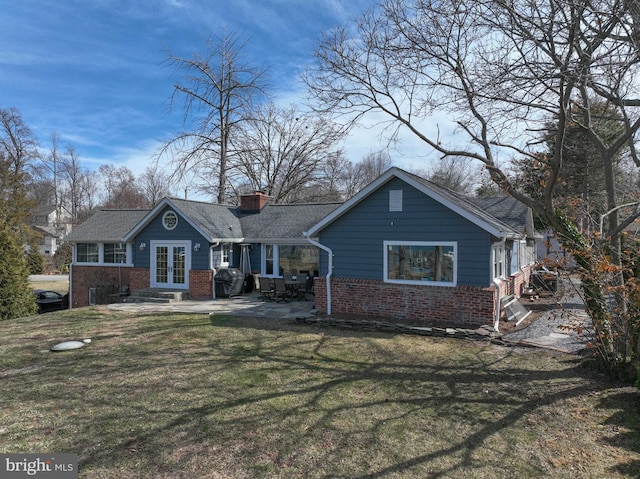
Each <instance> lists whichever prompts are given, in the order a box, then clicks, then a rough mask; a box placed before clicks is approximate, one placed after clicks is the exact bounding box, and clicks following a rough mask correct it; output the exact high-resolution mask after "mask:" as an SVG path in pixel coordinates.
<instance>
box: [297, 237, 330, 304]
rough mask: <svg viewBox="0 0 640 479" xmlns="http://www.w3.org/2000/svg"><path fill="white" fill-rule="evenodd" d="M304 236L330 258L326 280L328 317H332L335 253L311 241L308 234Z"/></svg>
mask: <svg viewBox="0 0 640 479" xmlns="http://www.w3.org/2000/svg"><path fill="white" fill-rule="evenodd" d="M303 234H304V235H305V237H306V238H307V241H308V242H309V243H311V244H312V245H313V246H315V247H317V248H320V249H321V250H323V251H325V252H326V253H327V255H328V256H329V265H328V268H329V271H328V272H327V275H326V276H325V279H326V283H327V315H328V316H331V274H332V273H333V251H331V248H329V247H328V246H325V245H323V244H320V243H318V242H317V241H315V240H313V239H311V238H310V237H309V236H307V234H306V232H304V233H303Z"/></svg>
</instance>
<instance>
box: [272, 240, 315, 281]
mask: <svg viewBox="0 0 640 479" xmlns="http://www.w3.org/2000/svg"><path fill="white" fill-rule="evenodd" d="M278 256H279V260H280V261H279V263H280V264H279V266H280V272H282V273H284V272H286V273H294V274H298V273H300V272H302V271H306V272H307V273H309V274H312V275H315V273H316V271H318V268H319V264H320V258H319V254H318V248H316V247H315V246H311V245H281V246H280V247H279V255H278Z"/></svg>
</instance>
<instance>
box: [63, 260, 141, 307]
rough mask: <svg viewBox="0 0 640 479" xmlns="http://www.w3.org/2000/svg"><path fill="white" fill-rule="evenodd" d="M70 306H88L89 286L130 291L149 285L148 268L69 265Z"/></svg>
mask: <svg viewBox="0 0 640 479" xmlns="http://www.w3.org/2000/svg"><path fill="white" fill-rule="evenodd" d="M71 281H72V284H71V285H70V287H71V307H72V308H80V307H83V306H89V288H104V289H111V290H113V291H119V290H121V288H122V287H125V286H128V287H129V290H130V291H133V290H136V289H142V288H148V287H149V270H148V269H143V268H130V267H122V266H120V267H119V266H80V265H71Z"/></svg>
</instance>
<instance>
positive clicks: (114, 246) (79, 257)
mask: <svg viewBox="0 0 640 479" xmlns="http://www.w3.org/2000/svg"><path fill="white" fill-rule="evenodd" d="M130 249H131V245H127V244H126V243H78V244H77V245H76V249H75V255H76V256H75V259H74V261H75V262H76V263H96V264H129V263H128V260H129V258H130V255H131V252H130Z"/></svg>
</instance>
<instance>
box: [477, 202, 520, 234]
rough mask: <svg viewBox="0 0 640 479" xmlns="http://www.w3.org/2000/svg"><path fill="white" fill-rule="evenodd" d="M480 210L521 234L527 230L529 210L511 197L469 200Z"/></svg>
mask: <svg viewBox="0 0 640 479" xmlns="http://www.w3.org/2000/svg"><path fill="white" fill-rule="evenodd" d="M469 200H470V201H471V202H472V203H474V204H475V205H476V206H477V207H479V208H480V209H481V210H484V211H486V212H487V213H489V214H491V215H492V216H494V217H495V218H497V219H498V220H500V221H502V222H503V223H506V224H508V225H509V226H511V227H512V228H514V229H515V230H517V231H519V232H520V233H523V232H525V231H526V228H527V215H528V214H529V208H528V207H527V206H526V205H524V204H522V203H521V202H520V201H518V200H516V199H515V198H513V197H511V196H487V197H477V198H469Z"/></svg>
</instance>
